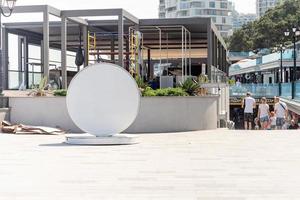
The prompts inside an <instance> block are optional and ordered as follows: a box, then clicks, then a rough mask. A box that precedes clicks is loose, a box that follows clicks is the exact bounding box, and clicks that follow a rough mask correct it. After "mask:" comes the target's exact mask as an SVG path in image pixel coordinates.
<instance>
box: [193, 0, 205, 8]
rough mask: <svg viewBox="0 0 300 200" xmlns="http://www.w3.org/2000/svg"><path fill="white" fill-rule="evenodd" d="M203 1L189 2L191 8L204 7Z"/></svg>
mask: <svg viewBox="0 0 300 200" xmlns="http://www.w3.org/2000/svg"><path fill="white" fill-rule="evenodd" d="M204 7H205V3H204V2H202V1H200V2H191V8H204Z"/></svg>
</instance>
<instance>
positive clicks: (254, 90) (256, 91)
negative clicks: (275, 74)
mask: <svg viewBox="0 0 300 200" xmlns="http://www.w3.org/2000/svg"><path fill="white" fill-rule="evenodd" d="M281 87H282V93H281V97H282V98H285V99H288V100H291V99H292V83H282V86H281ZM295 87H296V92H295V99H293V100H295V101H300V81H297V82H296V86H295ZM247 92H250V93H251V94H252V96H254V97H256V98H261V97H267V98H273V97H274V96H279V84H278V83H276V84H240V85H234V86H231V87H230V96H231V97H244V96H246V93H247Z"/></svg>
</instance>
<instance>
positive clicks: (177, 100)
mask: <svg viewBox="0 0 300 200" xmlns="http://www.w3.org/2000/svg"><path fill="white" fill-rule="evenodd" d="M218 98H219V97H218V96H204V97H145V98H142V99H141V108H140V112H139V114H138V116H137V118H136V120H135V122H134V123H133V124H132V125H131V126H130V127H129V128H128V129H127V130H126V131H125V132H127V133H161V132H180V131H196V130H210V129H216V128H217V101H218ZM9 105H10V107H11V122H12V123H23V124H29V125H36V126H50V127H58V128H62V129H64V130H68V131H70V132H72V133H80V132H82V131H81V130H80V129H79V128H78V127H77V126H76V125H75V124H74V123H73V122H72V120H71V118H70V117H69V115H68V112H67V107H66V100H65V98H64V97H25V98H10V99H9ZM82 106H84V105H82Z"/></svg>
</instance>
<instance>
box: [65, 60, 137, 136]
mask: <svg viewBox="0 0 300 200" xmlns="http://www.w3.org/2000/svg"><path fill="white" fill-rule="evenodd" d="M139 106H140V92H139V89H138V86H137V84H136V82H135V80H134V79H133V77H132V76H131V75H130V74H129V73H128V72H127V71H126V70H124V69H123V68H121V67H119V66H117V65H113V64H109V63H101V64H96V65H92V66H89V67H86V68H85V69H83V70H82V71H81V72H80V73H78V74H77V75H76V76H75V77H74V78H73V80H72V82H71V84H70V86H69V89H68V94H67V108H68V112H69V115H70V117H71V118H72V120H73V121H74V123H75V124H76V125H77V126H78V127H79V128H80V129H81V130H83V131H85V132H87V133H90V134H92V135H95V136H98V137H105V136H112V135H115V134H118V133H121V132H123V131H124V130H126V129H127V128H128V127H129V126H130V125H131V124H132V123H133V121H134V120H135V118H136V116H137V114H138V110H139Z"/></svg>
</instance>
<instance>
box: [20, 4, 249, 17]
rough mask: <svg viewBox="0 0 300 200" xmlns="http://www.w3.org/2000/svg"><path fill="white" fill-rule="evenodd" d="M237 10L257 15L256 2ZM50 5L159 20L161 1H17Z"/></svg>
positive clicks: (241, 6) (239, 5) (238, 7)
mask: <svg viewBox="0 0 300 200" xmlns="http://www.w3.org/2000/svg"><path fill="white" fill-rule="evenodd" d="M233 2H234V3H235V5H236V9H237V10H238V11H239V12H243V13H255V0H233ZM33 4H40V5H41V4H49V5H51V6H54V7H57V8H58V9H66V10H67V9H86V8H124V9H125V10H127V11H129V12H131V13H132V14H134V15H135V16H137V17H138V18H157V16H158V4H159V0H17V5H33Z"/></svg>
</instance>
